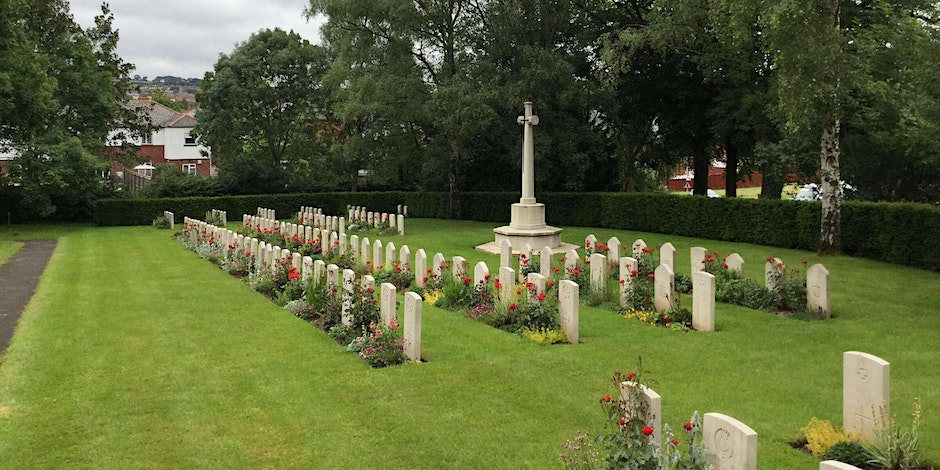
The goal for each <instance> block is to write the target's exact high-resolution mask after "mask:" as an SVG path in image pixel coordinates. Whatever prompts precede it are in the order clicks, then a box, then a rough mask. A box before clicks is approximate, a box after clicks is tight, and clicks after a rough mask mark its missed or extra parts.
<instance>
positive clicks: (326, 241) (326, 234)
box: [320, 228, 330, 256]
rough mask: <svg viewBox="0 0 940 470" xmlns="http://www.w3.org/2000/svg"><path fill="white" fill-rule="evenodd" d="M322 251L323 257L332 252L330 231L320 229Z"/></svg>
mask: <svg viewBox="0 0 940 470" xmlns="http://www.w3.org/2000/svg"><path fill="white" fill-rule="evenodd" d="M320 250H321V251H322V252H323V256H326V255H327V253H329V252H330V231H329V230H327V229H325V228H324V229H320Z"/></svg>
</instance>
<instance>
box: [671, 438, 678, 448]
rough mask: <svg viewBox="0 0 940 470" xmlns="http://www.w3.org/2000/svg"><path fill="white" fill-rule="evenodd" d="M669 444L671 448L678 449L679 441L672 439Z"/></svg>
mask: <svg viewBox="0 0 940 470" xmlns="http://www.w3.org/2000/svg"><path fill="white" fill-rule="evenodd" d="M669 442H670V443H671V444H672V446H673V447H679V440H678V439H673V440H671V441H669Z"/></svg>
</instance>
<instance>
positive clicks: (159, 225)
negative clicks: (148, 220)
mask: <svg viewBox="0 0 940 470" xmlns="http://www.w3.org/2000/svg"><path fill="white" fill-rule="evenodd" d="M151 225H153V228H156V229H160V230H166V229H169V228H170V221H169V220H168V219H167V218H166V217H164V216H162V215H161V216H157V218H156V219H153V223H152V224H151Z"/></svg>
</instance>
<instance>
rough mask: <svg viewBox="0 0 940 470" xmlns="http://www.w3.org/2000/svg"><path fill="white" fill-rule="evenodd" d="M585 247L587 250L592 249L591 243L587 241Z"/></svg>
mask: <svg viewBox="0 0 940 470" xmlns="http://www.w3.org/2000/svg"><path fill="white" fill-rule="evenodd" d="M584 247H585V248H590V247H591V242H590V241H587V240H585V241H584Z"/></svg>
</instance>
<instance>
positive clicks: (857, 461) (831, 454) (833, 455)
mask: <svg viewBox="0 0 940 470" xmlns="http://www.w3.org/2000/svg"><path fill="white" fill-rule="evenodd" d="M822 459H823V460H836V461H839V462H843V463H847V464H849V465H854V466H856V467H858V468H861V469H864V470H868V469H872V468H874V467H873V466H872V465H871V464H870V463H869V461H871V453H869V452H868V450H867V449H865V446H864V445H862V443H861V442H859V441H841V442H837V443H835V444H833V445H831V446H829V448H828V449H826V452H825V453H823V454H822Z"/></svg>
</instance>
